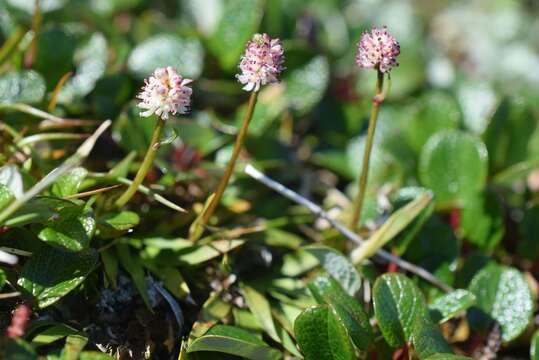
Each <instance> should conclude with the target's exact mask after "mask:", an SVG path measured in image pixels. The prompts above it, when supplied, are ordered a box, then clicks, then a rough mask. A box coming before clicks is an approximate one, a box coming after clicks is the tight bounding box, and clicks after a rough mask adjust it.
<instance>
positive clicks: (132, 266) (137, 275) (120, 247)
mask: <svg viewBox="0 0 539 360" xmlns="http://www.w3.org/2000/svg"><path fill="white" fill-rule="evenodd" d="M116 250H117V251H118V256H119V258H120V263H121V264H122V266H123V267H124V269H125V270H126V271H127V272H128V273H129V275H130V276H131V278H132V279H133V282H134V283H135V287H136V288H137V290H138V292H139V294H140V296H141V297H142V300H144V303H145V304H146V306H147V307H148V309H150V310H151V309H152V306H151V304H150V298H149V295H148V284H147V283H146V276H145V274H144V268H143V267H142V263H141V259H140V257H139V256H134V255H133V254H132V253H131V250H130V248H129V245H127V244H117V245H116Z"/></svg>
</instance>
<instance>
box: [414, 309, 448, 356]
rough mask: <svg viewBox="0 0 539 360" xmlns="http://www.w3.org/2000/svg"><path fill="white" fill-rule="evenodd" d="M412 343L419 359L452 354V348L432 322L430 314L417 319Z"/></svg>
mask: <svg viewBox="0 0 539 360" xmlns="http://www.w3.org/2000/svg"><path fill="white" fill-rule="evenodd" d="M425 315H426V316H425ZM412 342H413V344H414V349H415V352H416V354H417V356H418V357H419V359H426V358H428V357H429V356H431V355H434V354H437V353H449V354H451V353H452V349H451V346H449V344H448V343H447V341H445V339H444V337H443V335H442V333H441V331H440V329H438V327H437V325H435V324H434V323H433V322H432V321H431V319H430V317H429V316H428V314H424V315H423V316H419V317H418V318H416V320H415V322H414V325H413V332H412Z"/></svg>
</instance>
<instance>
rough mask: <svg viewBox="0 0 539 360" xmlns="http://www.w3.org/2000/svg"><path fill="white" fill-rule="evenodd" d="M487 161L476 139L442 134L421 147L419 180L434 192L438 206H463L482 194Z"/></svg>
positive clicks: (454, 134) (449, 133) (485, 154)
mask: <svg viewBox="0 0 539 360" xmlns="http://www.w3.org/2000/svg"><path fill="white" fill-rule="evenodd" d="M487 161H488V153H487V149H486V147H485V145H484V144H483V143H482V142H481V141H480V140H479V139H477V138H476V137H474V136H472V135H470V134H466V133H464V132H461V131H456V130H455V131H444V132H441V133H437V134H436V135H434V136H432V137H431V138H430V139H429V141H427V143H426V144H425V146H424V147H423V149H422V151H421V156H420V159H419V177H420V179H421V182H422V183H423V185H424V186H426V187H428V188H430V189H431V190H433V191H434V193H435V195H436V201H437V202H439V203H442V204H445V205H448V206H457V205H462V204H464V203H465V202H466V201H468V200H469V199H470V198H472V197H473V196H475V195H476V194H477V193H479V192H480V191H482V190H483V188H484V186H485V181H486V178H487V166H488V164H487Z"/></svg>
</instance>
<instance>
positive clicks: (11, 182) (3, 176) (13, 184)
mask: <svg viewBox="0 0 539 360" xmlns="http://www.w3.org/2000/svg"><path fill="white" fill-rule="evenodd" d="M0 185H4V186H6V187H7V188H8V189H9V191H10V192H11V194H13V196H14V197H16V198H18V197H21V196H22V194H23V193H24V188H23V180H22V175H21V173H20V172H19V169H18V168H17V166H15V165H6V166H2V167H1V168H0ZM1 197H2V195H0V199H1ZM1 201H2V200H0V203H1ZM0 207H1V206H0Z"/></svg>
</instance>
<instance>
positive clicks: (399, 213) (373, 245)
mask: <svg viewBox="0 0 539 360" xmlns="http://www.w3.org/2000/svg"><path fill="white" fill-rule="evenodd" d="M431 200H432V193H431V192H430V191H425V192H423V193H421V194H420V195H419V196H418V197H417V198H416V199H414V200H413V201H410V202H409V203H408V204H406V205H405V206H403V207H402V208H400V209H398V210H396V211H395V212H394V213H393V214H391V216H390V217H389V218H388V219H387V220H386V221H385V222H384V224H383V225H382V226H381V227H380V228H379V229H378V230H376V232H374V233H373V234H372V235H371V237H370V238H369V239H367V241H365V242H364V243H363V244H361V245H360V246H359V247H358V248H357V249H355V250H354V252H353V253H352V261H353V262H354V263H355V264H360V263H361V262H363V260H365V259H367V258H369V257H371V256H373V255H374V254H376V252H377V251H378V250H380V249H381V248H382V247H383V246H384V245H385V244H387V243H388V242H389V241H391V240H392V239H393V238H394V237H395V236H396V235H397V234H398V233H399V232H401V231H402V230H403V229H404V228H406V227H407V226H408V225H409V224H410V223H411V222H412V221H413V220H414V219H415V218H416V217H417V216H418V215H419V214H420V213H421V211H423V209H425V208H426V207H427V206H428V205H429V204H430V201H431Z"/></svg>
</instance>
